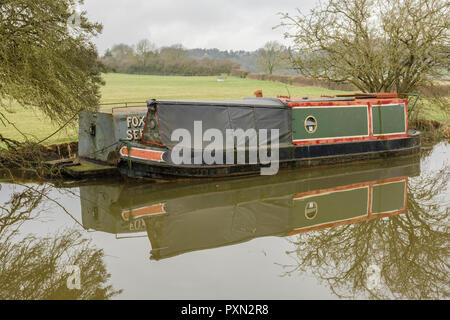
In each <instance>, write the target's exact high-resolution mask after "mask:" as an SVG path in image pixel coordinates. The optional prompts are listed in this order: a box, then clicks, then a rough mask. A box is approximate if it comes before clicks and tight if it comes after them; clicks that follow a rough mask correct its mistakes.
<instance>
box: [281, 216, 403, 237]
mask: <svg viewBox="0 0 450 320" xmlns="http://www.w3.org/2000/svg"><path fill="white" fill-rule="evenodd" d="M403 213H405V211H404V210H400V211H398V212H389V213H383V214H376V215H370V216H366V217H359V218H353V219H349V220H344V221H339V222H330V223H327V224H323V225H320V226H312V227H306V228H302V229H297V230H293V231H291V232H289V233H288V236H294V235H296V234H300V233H306V232H310V231H317V230H323V229H328V228H334V227H338V226H342V225H348V224H353V223H358V222H363V221H369V220H372V219H376V218H384V217H391V216H396V215H399V214H403Z"/></svg>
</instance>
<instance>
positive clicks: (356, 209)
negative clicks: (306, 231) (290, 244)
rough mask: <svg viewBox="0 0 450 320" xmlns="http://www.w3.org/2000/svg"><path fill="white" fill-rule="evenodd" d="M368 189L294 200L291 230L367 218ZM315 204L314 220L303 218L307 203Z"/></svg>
mask: <svg viewBox="0 0 450 320" xmlns="http://www.w3.org/2000/svg"><path fill="white" fill-rule="evenodd" d="M368 195H369V191H368V187H362V188H358V189H352V190H347V191H335V192H332V193H325V194H322V195H317V196H312V197H306V198H305V199H301V198H300V199H295V200H294V204H293V211H292V214H293V217H292V219H293V224H292V226H293V228H305V227H311V226H315V225H319V224H323V223H329V222H334V221H340V220H347V219H353V218H357V217H361V216H367V214H368V212H367V208H368V201H369V197H368ZM311 201H314V202H316V203H317V206H318V211H317V215H316V217H315V218H314V219H312V220H309V219H307V218H306V217H305V208H306V206H307V205H308V203H309V202H311Z"/></svg>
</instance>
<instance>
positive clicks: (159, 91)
mask: <svg viewBox="0 0 450 320" xmlns="http://www.w3.org/2000/svg"><path fill="white" fill-rule="evenodd" d="M103 77H104V80H105V83H106V84H105V86H103V87H102V89H101V90H102V98H101V103H115V102H142V103H143V104H144V103H145V101H146V100H148V99H166V100H182V99H185V100H223V99H240V98H243V97H252V96H253V92H254V91H256V90H259V89H261V90H263V93H264V96H265V97H276V96H278V95H284V96H287V95H290V96H291V97H304V96H308V97H319V96H321V95H334V94H339V93H344V92H342V91H333V90H327V89H323V88H319V87H297V86H289V85H285V84H283V83H279V82H270V81H260V80H251V79H241V78H236V77H227V78H226V81H223V82H219V81H217V80H218V77H215V76H213V77H183V76H151V75H129V74H105V75H104V76H103ZM101 107H104V108H110V107H111V106H101ZM8 109H9V110H8V111H9V112H8V113H7V114H6V115H7V117H8V119H9V120H10V121H11V123H13V124H14V126H15V127H17V129H19V130H20V131H21V132H22V133H24V134H25V135H27V136H29V137H34V138H35V139H38V140H40V139H43V138H45V137H47V136H49V135H50V134H51V133H53V132H54V131H55V130H57V129H58V126H57V125H55V124H53V123H52V122H51V121H50V120H49V119H48V118H46V117H45V116H44V115H43V114H42V113H40V112H39V111H37V110H34V109H24V108H23V107H21V106H20V105H17V104H12V105H11V106H9V108H8ZM428 114H429V117H430V118H436V119H438V120H440V118H441V117H442V116H441V115H440V113H437V112H434V111H433V110H432V109H430V112H429V113H428ZM14 126H13V125H12V124H5V125H3V124H2V123H0V133H1V134H2V135H3V136H5V137H8V138H11V139H16V140H23V139H24V137H23V136H22V134H21V133H20V132H19V131H18V130H16V129H15V128H14ZM77 140H78V133H77V125H74V126H72V127H70V128H66V129H64V130H62V131H60V132H59V133H58V134H56V135H54V136H52V137H51V138H50V139H48V140H47V141H46V142H45V143H46V144H57V143H64V142H70V141H77Z"/></svg>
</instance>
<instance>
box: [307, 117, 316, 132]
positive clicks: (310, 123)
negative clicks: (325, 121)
mask: <svg viewBox="0 0 450 320" xmlns="http://www.w3.org/2000/svg"><path fill="white" fill-rule="evenodd" d="M305 130H306V132H308V133H309V134H313V133H314V132H316V130H317V120H316V118H314V117H313V116H308V117H307V118H306V119H305Z"/></svg>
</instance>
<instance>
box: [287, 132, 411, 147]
mask: <svg viewBox="0 0 450 320" xmlns="http://www.w3.org/2000/svg"><path fill="white" fill-rule="evenodd" d="M407 137H408V134H407V133H399V134H392V135H380V136H373V137H370V136H369V137H354V138H333V139H327V138H324V139H315V140H294V141H293V142H292V144H294V145H296V146H305V145H315V144H326V143H340V142H356V141H370V140H392V139H398V138H407Z"/></svg>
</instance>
